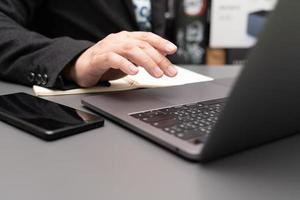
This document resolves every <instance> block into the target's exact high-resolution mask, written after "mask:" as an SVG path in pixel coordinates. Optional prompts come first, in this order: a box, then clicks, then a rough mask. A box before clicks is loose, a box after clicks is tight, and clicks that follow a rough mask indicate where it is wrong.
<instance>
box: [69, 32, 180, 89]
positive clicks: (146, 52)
mask: <svg viewBox="0 0 300 200" xmlns="http://www.w3.org/2000/svg"><path fill="white" fill-rule="evenodd" d="M176 50H177V47H176V46H175V45H174V44H173V43H171V42H169V41H167V40H165V39H163V38H161V37H160V36H158V35H155V34H153V33H150V32H127V31H122V32H119V33H115V34H110V35H108V36H107V37H105V38H104V39H102V40H100V41H99V42H98V43H96V44H95V45H93V46H92V47H90V48H89V49H87V50H86V51H85V52H83V53H82V54H81V55H80V56H79V57H78V59H77V60H76V61H75V63H74V64H73V65H72V66H70V67H69V68H67V70H66V71H65V75H66V76H67V77H68V78H69V79H71V80H73V81H75V82H76V83H77V84H78V85H79V86H81V87H90V86H94V85H96V84H97V83H98V82H99V81H104V80H112V79H117V78H121V77H123V76H126V75H135V74H137V73H138V67H137V66H141V67H144V68H145V69H146V71H147V72H148V73H149V74H151V75H152V76H154V77H157V78H159V77H161V76H163V75H164V74H165V75H167V76H169V77H173V76H176V74H177V71H176V68H175V67H174V66H173V65H172V63H171V62H170V61H169V60H168V59H167V58H166V55H170V54H173V53H175V52H176Z"/></svg>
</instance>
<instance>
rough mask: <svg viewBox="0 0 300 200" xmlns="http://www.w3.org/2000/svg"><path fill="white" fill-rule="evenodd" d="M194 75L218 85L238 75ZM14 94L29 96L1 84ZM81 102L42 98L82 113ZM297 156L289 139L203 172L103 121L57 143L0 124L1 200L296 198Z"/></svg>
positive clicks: (298, 146) (214, 71)
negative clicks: (219, 80)
mask: <svg viewBox="0 0 300 200" xmlns="http://www.w3.org/2000/svg"><path fill="white" fill-rule="evenodd" d="M192 68H193V67H192ZM193 69H196V68H195V67H194V68H193ZM197 71H199V72H201V73H203V74H206V75H210V76H213V77H217V78H221V77H228V76H233V75H236V74H237V73H238V71H239V68H238V67H226V68H217V67H215V68H205V67H201V68H197ZM18 91H24V92H28V93H31V92H32V90H31V88H28V87H24V86H20V85H15V84H10V83H4V82H0V94H6V93H11V92H18ZM82 96H83V95H73V96H61V97H51V98H48V99H51V100H53V101H56V102H60V103H63V104H66V105H69V106H72V107H76V108H81V109H83V108H82V107H81V106H80V98H81V97H82ZM299 152H300V137H299V136H294V137H291V138H288V139H284V140H280V141H278V142H275V143H272V144H269V145H265V146H262V147H259V148H256V149H253V150H250V151H246V152H243V153H239V154H236V155H234V156H231V157H228V158H226V159H222V160H219V161H216V162H213V163H209V164H205V165H202V164H198V163H192V162H188V161H186V160H184V159H182V158H180V157H177V156H175V155H173V154H171V153H170V152H168V151H166V150H164V149H162V148H160V147H158V146H156V145H154V144H152V143H150V142H148V141H146V140H144V139H143V138H141V137H139V136H137V135H135V134H133V133H131V132H130V131H128V130H125V129H123V128H121V127H119V126H117V125H115V124H114V123H112V122H110V121H108V120H107V121H106V123H105V126H104V127H103V128H100V129H96V130H92V131H88V132H86V133H82V134H79V135H76V136H72V137H68V138H65V139H62V140H59V141H56V142H44V141H41V140H39V139H37V138H35V137H33V136H31V135H29V134H25V133H23V132H22V131H19V130H17V129H15V128H13V127H11V126H9V125H6V124H4V123H2V122H0V199H3V200H17V199H22V200H41V199H43V200H48V199H49V200H50V199H51V200H52V199H63V200H68V199H72V200H82V199H89V200H90V199H91V200H93V199H95V200H96V199H97V200H99V199H103V200H104V199H105V200H110V199H113V200H117V199H129V200H135V199H136V200H142V199H143V200H146V199H151V200H153V199H158V200H160V199H161V200H169V199H170V200H171V199H172V200H179V199H180V200H182V199H187V200H199V199H205V200H219V199H228V200H241V199H242V200H248V199H249V200H253V199H272V200H277V199H278V200H282V199H299V198H300V191H299V189H300V173H298V171H299V168H300V159H299V157H298V155H299Z"/></svg>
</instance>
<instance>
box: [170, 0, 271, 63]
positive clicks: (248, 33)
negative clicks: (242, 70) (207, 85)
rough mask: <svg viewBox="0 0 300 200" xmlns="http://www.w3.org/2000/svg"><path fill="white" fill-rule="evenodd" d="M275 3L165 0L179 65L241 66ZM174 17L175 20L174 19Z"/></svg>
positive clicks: (268, 1)
mask: <svg viewBox="0 0 300 200" xmlns="http://www.w3.org/2000/svg"><path fill="white" fill-rule="evenodd" d="M276 3H277V0H179V1H176V0H168V2H167V4H168V5H167V7H168V12H166V13H165V17H166V18H167V19H168V20H169V22H170V23H168V26H170V28H172V30H175V31H174V32H173V33H172V34H174V35H172V36H171V38H173V39H174V41H176V44H177V45H178V52H177V55H176V58H174V59H175V62H176V63H178V64H207V65H213V66H219V65H221V66H223V65H236V64H238V65H239V64H244V63H245V62H246V61H247V55H248V53H249V52H250V51H251V49H252V48H253V46H254V45H255V43H256V41H257V37H258V36H259V34H260V33H261V31H262V30H263V27H264V24H265V21H266V20H267V18H268V15H269V14H270V13H271V12H272V10H273V9H274V7H275V6H276ZM175 16H176V17H175Z"/></svg>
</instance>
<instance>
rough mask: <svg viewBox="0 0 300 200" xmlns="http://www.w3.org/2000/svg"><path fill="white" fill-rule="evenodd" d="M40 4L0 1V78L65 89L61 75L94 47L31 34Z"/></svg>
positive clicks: (39, 1)
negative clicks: (64, 69)
mask: <svg viewBox="0 0 300 200" xmlns="http://www.w3.org/2000/svg"><path fill="white" fill-rule="evenodd" d="M42 3H43V0H1V1H0V78H2V79H4V80H9V81H13V82H17V83H21V84H25V85H34V84H38V85H43V86H44V87H52V88H53V87H55V88H68V84H67V85H66V84H65V83H64V82H63V79H62V78H61V76H60V73H61V72H62V70H63V68H64V67H65V66H67V65H68V64H69V63H70V62H72V60H73V59H74V58H76V56H78V55H79V54H80V53H81V52H83V51H84V50H85V49H87V48H88V47H90V46H92V45H93V43H92V42H90V41H86V40H75V39H72V38H70V37H55V38H48V37H45V36H44V35H41V34H39V33H37V32H33V31H30V27H29V26H30V24H31V21H32V20H33V17H34V16H35V12H36V11H37V10H38V8H39V6H40V5H41V4H42ZM69 86H70V85H69Z"/></svg>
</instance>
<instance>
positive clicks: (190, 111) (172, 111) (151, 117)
mask: <svg viewBox="0 0 300 200" xmlns="http://www.w3.org/2000/svg"><path fill="white" fill-rule="evenodd" d="M225 100H226V99H225V98H224V99H214V100H209V101H204V102H197V103H191V104H185V105H177V106H172V107H168V108H161V109H155V110H149V111H144V112H139V113H133V114H130V116H132V117H134V118H137V119H139V120H141V121H143V122H145V123H147V124H150V125H152V126H154V127H156V128H159V129H161V130H163V131H165V132H167V133H169V134H171V135H174V136H176V137H178V138H181V139H183V140H186V141H189V142H191V143H194V144H199V143H201V142H204V141H205V139H206V138H207V135H208V134H209V133H210V132H211V130H212V128H213V126H214V125H215V123H216V122H217V120H218V115H219V113H220V111H221V110H222V107H223V106H224V105H225Z"/></svg>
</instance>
